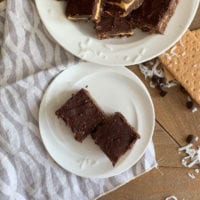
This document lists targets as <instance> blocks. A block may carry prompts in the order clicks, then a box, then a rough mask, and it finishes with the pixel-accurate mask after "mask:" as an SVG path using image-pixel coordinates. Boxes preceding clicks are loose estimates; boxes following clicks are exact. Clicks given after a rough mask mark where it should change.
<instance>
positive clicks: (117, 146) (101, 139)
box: [92, 112, 140, 166]
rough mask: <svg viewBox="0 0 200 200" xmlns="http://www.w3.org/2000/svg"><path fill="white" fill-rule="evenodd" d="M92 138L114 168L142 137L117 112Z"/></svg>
mask: <svg viewBox="0 0 200 200" xmlns="http://www.w3.org/2000/svg"><path fill="white" fill-rule="evenodd" d="M92 138H93V139H94V141H95V143H96V144H97V145H99V147H100V148H101V149H102V151H103V152H104V153H105V154H106V155H107V156H108V158H109V159H110V160H111V162H112V164H113V166H114V165H115V164H116V162H117V161H118V159H119V158H120V157H121V156H122V155H123V154H124V153H126V151H127V150H128V149H130V148H131V147H132V146H133V144H134V143H135V142H136V141H137V139H139V138H140V136H139V134H138V133H137V132H136V131H135V130H134V128H133V127H131V126H130V125H129V123H128V122H127V120H126V119H125V117H124V116H123V115H122V114H121V113H118V112H117V113H115V114H114V115H112V116H110V117H109V118H108V119H106V120H105V122H104V123H103V125H102V126H100V127H99V128H98V129H97V131H96V132H94V133H93V134H92Z"/></svg>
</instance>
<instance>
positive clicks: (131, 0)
mask: <svg viewBox="0 0 200 200" xmlns="http://www.w3.org/2000/svg"><path fill="white" fill-rule="evenodd" d="M143 1H144V0H106V3H107V4H110V5H112V6H114V7H116V8H115V9H116V10H118V13H119V15H120V16H121V17H125V16H127V15H128V14H130V13H131V12H132V11H133V10H135V9H137V8H139V7H140V6H141V5H142V3H143Z"/></svg>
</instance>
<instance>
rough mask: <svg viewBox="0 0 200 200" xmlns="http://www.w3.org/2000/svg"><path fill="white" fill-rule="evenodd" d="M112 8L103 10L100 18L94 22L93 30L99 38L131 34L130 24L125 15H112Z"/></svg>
mask: <svg viewBox="0 0 200 200" xmlns="http://www.w3.org/2000/svg"><path fill="white" fill-rule="evenodd" d="M111 12H112V10H110V11H107V10H106V11H104V12H103V13H102V15H101V20H100V21H99V22H97V23H96V24H95V30H96V33H97V37H98V38H99V39H106V38H112V37H116V36H118V37H122V36H131V35H133V33H134V32H133V30H132V26H131V24H130V23H129V21H128V20H127V18H126V17H119V16H118V15H113V14H112V13H111Z"/></svg>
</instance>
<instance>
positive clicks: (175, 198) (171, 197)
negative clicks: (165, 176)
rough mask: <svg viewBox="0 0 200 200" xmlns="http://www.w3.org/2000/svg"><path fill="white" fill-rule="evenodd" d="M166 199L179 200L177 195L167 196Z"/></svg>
mask: <svg viewBox="0 0 200 200" xmlns="http://www.w3.org/2000/svg"><path fill="white" fill-rule="evenodd" d="M165 200H178V199H177V197H176V196H169V197H166V198H165Z"/></svg>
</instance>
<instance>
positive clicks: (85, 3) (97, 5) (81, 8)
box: [65, 0, 103, 21]
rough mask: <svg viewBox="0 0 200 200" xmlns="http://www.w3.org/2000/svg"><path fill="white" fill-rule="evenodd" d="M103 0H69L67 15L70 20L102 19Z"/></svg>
mask: <svg viewBox="0 0 200 200" xmlns="http://www.w3.org/2000/svg"><path fill="white" fill-rule="evenodd" d="M102 1H103V0H78V1H75V0H68V1H67V8H66V12H65V13H66V16H67V18H68V19H70V20H89V19H92V20H94V21H98V20H99V19H100V13H101V7H102Z"/></svg>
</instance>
